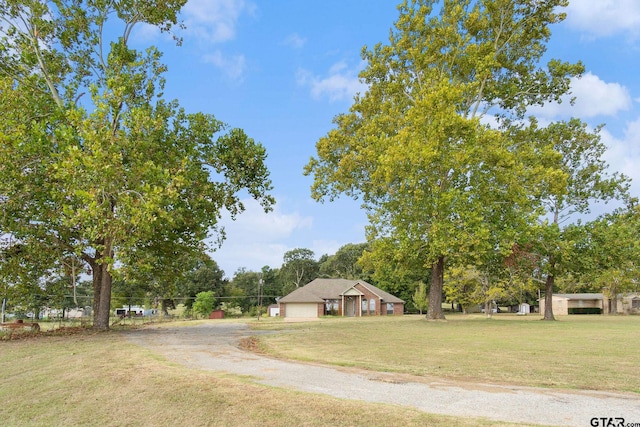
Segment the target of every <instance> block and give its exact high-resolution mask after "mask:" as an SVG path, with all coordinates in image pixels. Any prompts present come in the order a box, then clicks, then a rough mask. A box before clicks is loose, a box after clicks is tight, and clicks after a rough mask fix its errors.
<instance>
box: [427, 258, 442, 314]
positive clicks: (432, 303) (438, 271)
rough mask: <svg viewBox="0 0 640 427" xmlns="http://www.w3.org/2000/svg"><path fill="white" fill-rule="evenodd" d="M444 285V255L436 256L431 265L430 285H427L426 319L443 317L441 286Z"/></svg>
mask: <svg viewBox="0 0 640 427" xmlns="http://www.w3.org/2000/svg"><path fill="white" fill-rule="evenodd" d="M443 286H444V256H441V257H440V258H438V260H437V261H436V262H435V263H433V266H432V267H431V286H430V287H429V307H428V308H427V319H428V320H442V319H444V318H445V317H444V312H443V311H442V288H443Z"/></svg>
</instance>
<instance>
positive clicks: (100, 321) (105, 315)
mask: <svg viewBox="0 0 640 427" xmlns="http://www.w3.org/2000/svg"><path fill="white" fill-rule="evenodd" d="M97 270H98V271H99V275H100V286H99V288H100V297H99V299H98V301H97V303H98V310H96V311H95V312H94V315H93V328H94V329H98V330H102V331H104V330H107V329H109V318H110V315H111V284H112V278H111V272H110V271H109V265H108V264H107V263H103V264H100V265H98V269H97ZM94 280H95V277H94ZM94 303H95V302H94Z"/></svg>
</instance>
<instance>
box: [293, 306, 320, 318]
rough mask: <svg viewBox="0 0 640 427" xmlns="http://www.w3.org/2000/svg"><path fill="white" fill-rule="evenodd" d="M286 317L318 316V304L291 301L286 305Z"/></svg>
mask: <svg viewBox="0 0 640 427" xmlns="http://www.w3.org/2000/svg"><path fill="white" fill-rule="evenodd" d="M285 317H318V304H301V303H296V304H293V303H289V304H287V305H286V310H285Z"/></svg>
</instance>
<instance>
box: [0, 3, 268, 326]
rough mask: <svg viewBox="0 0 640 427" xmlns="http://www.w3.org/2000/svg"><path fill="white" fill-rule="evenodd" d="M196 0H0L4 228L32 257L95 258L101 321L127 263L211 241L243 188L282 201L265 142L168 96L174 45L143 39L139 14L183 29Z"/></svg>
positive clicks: (153, 261) (144, 262)
mask: <svg viewBox="0 0 640 427" xmlns="http://www.w3.org/2000/svg"><path fill="white" fill-rule="evenodd" d="M185 3H186V0H167V1H163V2H156V1H151V0H119V1H111V0H51V1H40V0H38V1H35V0H2V1H0V19H1V33H0V109H1V111H2V114H3V119H2V121H1V122H0V202H1V203H0V207H1V209H2V212H1V213H0V229H1V231H2V232H3V233H9V234H10V235H12V236H13V237H14V238H15V240H16V241H18V242H20V244H21V245H22V247H24V248H25V252H24V253H25V258H24V259H23V260H28V259H34V260H40V261H43V262H44V261H48V262H53V261H52V260H53V259H56V258H57V259H63V258H65V257H67V256H69V255H70V254H75V255H76V256H78V257H80V258H81V259H82V260H84V262H86V264H87V265H88V266H89V268H90V271H91V274H92V276H93V287H94V327H95V328H97V329H107V328H108V327H109V314H110V299H111V287H112V277H113V275H114V273H115V271H116V267H127V268H130V269H136V268H141V269H144V268H147V269H148V268H149V266H153V265H158V263H159V261H162V260H166V261H167V262H169V260H171V259H178V258H180V257H183V256H185V254H188V253H200V252H201V250H202V242H203V240H204V239H206V238H207V237H211V236H212V234H213V235H214V238H215V237H216V236H217V237H219V238H220V237H223V234H221V233H220V232H221V230H219V229H217V228H216V225H217V223H218V220H219V218H220V214H221V212H222V210H223V209H227V210H228V211H229V212H231V214H232V215H236V214H238V213H240V212H242V210H243V209H244V208H243V206H242V203H241V202H240V194H239V193H240V192H245V191H246V192H248V193H249V194H250V195H251V196H253V197H254V198H255V199H257V200H259V201H260V202H261V204H262V206H263V207H264V208H265V210H268V209H270V206H271V205H272V203H273V199H272V197H271V196H270V195H269V194H268V193H269V191H270V189H271V182H270V180H269V174H268V171H267V169H266V167H265V164H264V160H265V158H266V152H265V149H264V147H263V146H261V145H260V144H258V143H255V142H254V141H253V140H252V139H251V138H249V137H248V136H247V135H246V134H245V133H244V132H243V131H242V130H240V129H228V128H227V126H226V125H225V124H223V123H221V122H220V121H218V120H216V119H215V118H214V117H213V116H212V115H209V114H203V113H193V114H188V113H187V112H185V111H184V110H183V109H182V108H180V106H179V104H178V102H177V101H167V100H165V99H164V98H163V96H162V91H163V86H164V78H163V73H164V72H165V71H166V67H165V66H164V65H163V64H162V62H161V53H160V52H159V51H158V50H156V49H155V48H154V47H149V48H148V49H146V50H145V51H144V52H143V51H138V50H135V49H133V48H132V47H131V45H130V36H131V35H132V32H133V30H134V28H135V27H136V26H137V25H140V24H147V25H152V26H156V27H158V28H160V30H162V31H170V30H171V29H172V28H173V27H174V26H175V25H176V24H178V14H179V11H180V8H181V7H182V6H183V5H184V4H185ZM27 254H49V256H48V257H43V256H31V257H27Z"/></svg>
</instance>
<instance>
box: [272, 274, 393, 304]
mask: <svg viewBox="0 0 640 427" xmlns="http://www.w3.org/2000/svg"><path fill="white" fill-rule="evenodd" d="M357 284H360V285H362V286H364V287H365V288H367V289H368V290H369V291H370V292H372V293H374V294H376V295H377V296H378V297H380V298H381V299H382V301H384V302H393V303H404V301H403V300H401V299H400V298H398V297H395V296H393V295H391V294H390V293H388V292H385V291H383V290H382V289H380V288H377V287H375V286H373V285H372V284H370V283H367V282H365V281H364V280H347V279H315V280H312V281H311V282H309V283H308V284H306V285H304V286H303V287H301V288H298V289H296V290H295V291H293V292H291V293H290V294H289V295H287V296H285V297H282V298H280V300H278V302H284V303H290V302H315V303H322V302H324V301H325V300H328V299H340V298H341V297H342V295H344V294H345V293H347V292H348V291H349V290H350V289H353V288H354V287H355V286H356V285H357Z"/></svg>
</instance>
